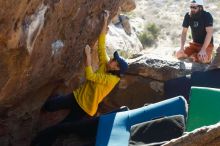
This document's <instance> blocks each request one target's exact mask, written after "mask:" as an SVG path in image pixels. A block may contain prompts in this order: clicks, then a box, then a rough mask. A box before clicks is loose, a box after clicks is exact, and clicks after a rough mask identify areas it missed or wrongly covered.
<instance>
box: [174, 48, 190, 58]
mask: <svg viewBox="0 0 220 146" xmlns="http://www.w3.org/2000/svg"><path fill="white" fill-rule="evenodd" d="M175 56H176V58H178V59H181V58H186V57H187V55H186V54H185V53H184V50H183V49H180V50H178V51H177V52H176V53H175Z"/></svg>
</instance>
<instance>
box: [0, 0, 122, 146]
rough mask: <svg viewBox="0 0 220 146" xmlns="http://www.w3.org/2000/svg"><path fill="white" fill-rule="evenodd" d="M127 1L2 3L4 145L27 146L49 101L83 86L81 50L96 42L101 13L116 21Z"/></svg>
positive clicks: (0, 133)
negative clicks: (59, 94)
mask: <svg viewBox="0 0 220 146" xmlns="http://www.w3.org/2000/svg"><path fill="white" fill-rule="evenodd" d="M124 1H125V0H115V1H111V0H105V1H103V0H93V1H86V0H75V1H71V0H65V1H64V0H34V1H30V0H11V1H5V0H0V9H1V13H0V74H1V76H0V119H1V120H0V143H1V146H8V145H16V146H27V145H29V142H30V140H31V138H32V136H33V135H34V134H35V130H36V127H39V125H38V118H39V111H40V109H41V106H42V105H43V103H44V102H45V100H46V98H47V97H48V96H49V95H51V94H52V93H54V92H55V91H56V92H59V89H60V91H62V93H64V92H67V91H68V92H70V91H72V89H73V88H75V87H77V86H78V84H79V83H80V82H82V78H81V74H82V66H83V49H84V47H85V45H86V44H89V45H91V46H94V44H95V42H96V41H97V38H98V35H99V32H100V29H101V27H102V11H103V10H104V9H107V10H110V13H111V16H110V17H113V16H114V15H115V14H116V13H117V10H118V8H119V7H120V6H121V5H122V3H123V2H124ZM93 55H94V56H96V54H95V51H94V54H93ZM79 75H80V76H79Z"/></svg>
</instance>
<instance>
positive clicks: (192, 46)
mask: <svg viewBox="0 0 220 146" xmlns="http://www.w3.org/2000/svg"><path fill="white" fill-rule="evenodd" d="M201 47H202V45H201V44H198V43H194V42H191V43H189V46H187V47H186V48H185V50H184V53H185V54H186V55H187V56H188V57H189V58H191V59H192V61H193V62H198V57H197V54H198V53H199V50H200V49H201Z"/></svg>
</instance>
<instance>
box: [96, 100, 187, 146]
mask: <svg viewBox="0 0 220 146" xmlns="http://www.w3.org/2000/svg"><path fill="white" fill-rule="evenodd" d="M172 115H183V116H184V117H185V119H186V116H187V103H186V100H185V99H184V98H183V97H182V96H178V97H174V98H171V99H167V100H164V101H161V102H158V103H154V104H151V105H148V106H144V107H141V108H137V109H134V110H130V111H124V112H119V113H111V114H107V115H103V116H101V117H100V119H99V126H98V131H97V136H96V146H128V143H129V137H130V127H131V126H132V125H135V124H138V123H142V122H146V121H150V120H152V119H155V118H159V117H164V116H172Z"/></svg>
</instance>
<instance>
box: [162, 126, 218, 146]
mask: <svg viewBox="0 0 220 146" xmlns="http://www.w3.org/2000/svg"><path fill="white" fill-rule="evenodd" d="M206 145H210V146H219V145H220V123H217V124H215V125H212V126H207V127H202V128H199V129H196V130H194V131H192V132H190V133H187V134H185V135H184V136H182V137H180V138H177V139H173V140H171V141H170V142H168V143H166V144H164V145H163V146H206Z"/></svg>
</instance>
